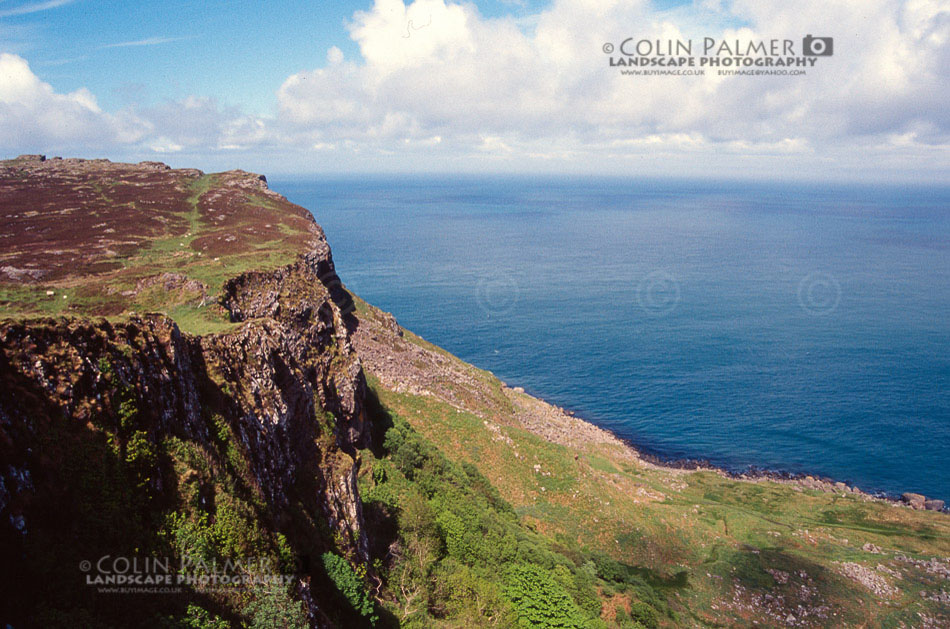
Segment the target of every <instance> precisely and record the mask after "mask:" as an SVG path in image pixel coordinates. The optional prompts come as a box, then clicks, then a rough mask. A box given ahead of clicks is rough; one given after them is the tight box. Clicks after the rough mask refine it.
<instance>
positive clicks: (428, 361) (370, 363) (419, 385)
mask: <svg viewBox="0 0 950 629" xmlns="http://www.w3.org/2000/svg"><path fill="white" fill-rule="evenodd" d="M350 294H351V295H352V293H350ZM354 300H355V303H356V306H357V319H358V322H359V323H358V325H357V326H356V328H355V330H354V333H353V336H352V339H353V342H354V345H355V346H356V349H357V353H358V354H359V356H360V361H361V362H362V364H363V367H364V369H366V370H368V372H369V373H372V374H373V376H374V377H376V378H378V379H379V380H380V382H381V383H382V384H383V385H385V386H386V387H388V388H390V389H391V390H393V391H396V392H398V393H408V394H413V395H423V396H431V397H435V398H440V399H442V400H443V401H445V402H447V403H449V404H451V405H452V406H454V407H455V408H456V409H459V410H461V411H467V412H472V413H474V414H476V415H478V416H480V417H483V419H485V420H486V421H489V423H491V422H490V420H491V418H490V417H487V416H485V415H484V414H483V413H482V412H481V411H480V409H479V407H481V408H482V409H484V408H486V407H487V408H491V407H493V406H495V405H497V400H494V401H493V400H492V398H493V397H494V393H493V392H492V384H491V382H492V381H493V382H495V383H497V384H496V386H498V385H500V387H501V393H502V395H503V396H504V397H506V398H507V402H508V403H509V404H510V405H511V406H512V415H513V419H514V420H515V421H516V422H518V423H519V424H520V426H521V427H522V428H524V429H526V430H528V431H529V432H531V433H533V434H535V435H537V436H539V437H541V438H542V439H545V440H547V441H549V442H552V443H557V444H560V445H564V446H567V447H569V448H572V449H576V448H577V447H578V446H579V445H582V444H585V443H589V444H596V443H605V444H612V445H615V446H619V447H620V448H622V449H623V450H624V451H626V452H627V453H628V454H629V455H630V457H631V458H633V459H635V460H637V461H639V462H641V463H644V464H646V465H649V466H653V467H655V468H661V469H666V470H680V471H689V470H705V471H710V472H715V473H717V474H720V475H721V476H723V477H727V478H731V479H735V480H742V481H748V482H756V481H762V480H768V481H772V482H776V483H781V484H784V485H788V486H791V487H793V488H796V490H801V491H804V490H815V491H821V492H824V493H838V494H851V495H854V496H857V497H860V498H861V499H863V500H877V501H881V502H884V503H887V504H890V505H894V506H903V507H906V508H909V509H915V510H929V511H938V510H939V511H942V512H943V513H950V510H948V508H947V506H946V504H945V501H943V500H942V499H931V498H930V497H926V496H923V495H922V494H917V493H914V492H902V493H900V494H895V493H890V492H885V491H875V490H866V489H862V488H860V487H857V486H855V485H854V484H853V483H846V482H843V481H841V480H838V479H835V478H833V477H828V476H824V475H819V474H814V473H808V472H792V471H789V470H783V469H772V468H765V467H758V466H749V467H747V468H745V469H735V468H729V467H727V466H724V465H717V464H714V463H712V462H710V461H709V460H708V459H701V458H686V459H683V458H679V459H676V458H671V457H664V456H663V455H662V453H656V452H650V451H648V450H647V449H646V448H645V447H643V446H641V445H640V444H638V443H636V442H635V441H634V440H631V439H629V438H626V437H622V436H620V435H618V434H616V433H615V432H613V431H611V430H610V429H608V428H603V427H601V426H598V425H597V424H596V423H594V422H593V421H591V420H589V419H587V418H584V417H581V416H579V415H577V413H576V412H575V411H573V410H570V409H565V408H563V407H560V406H558V405H556V404H552V403H551V402H548V401H547V400H545V399H543V398H542V397H539V396H536V395H533V394H531V393H529V392H526V391H525V389H524V388H523V387H521V386H518V385H513V384H510V383H508V382H506V381H504V380H503V379H501V378H499V377H498V376H497V375H495V374H494V373H493V372H491V371H489V370H486V369H482V368H480V367H477V366H475V365H472V364H471V363H467V362H465V361H464V360H462V359H461V358H459V357H458V356H455V355H454V354H452V353H451V352H449V351H447V350H445V349H443V348H441V347H439V346H438V345H435V344H433V343H431V342H429V341H427V340H425V339H424V338H422V337H420V336H418V335H417V334H415V333H413V332H412V331H410V330H407V329H405V328H403V327H402V326H401V325H399V323H398V322H397V320H396V317H395V316H394V315H393V314H391V313H389V312H385V311H383V310H381V309H379V308H377V307H375V306H372V305H371V304H369V303H367V302H366V301H364V300H363V299H361V298H359V297H356V296H355V295H354ZM485 376H487V377H488V378H489V379H490V381H485V379H484V378H485ZM492 426H494V424H492V425H490V426H489V428H490V429H491V428H492ZM905 497H907V498H905ZM908 498H912V500H909V499H908ZM927 501H936V502H938V503H941V504H940V508H939V509H934V508H925V503H926V502H927ZM912 502H913V503H916V504H912ZM932 504H933V503H932Z"/></svg>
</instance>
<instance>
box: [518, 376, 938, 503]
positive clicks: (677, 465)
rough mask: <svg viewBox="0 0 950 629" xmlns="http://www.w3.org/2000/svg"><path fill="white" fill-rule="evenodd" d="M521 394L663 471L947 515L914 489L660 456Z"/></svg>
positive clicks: (627, 439) (585, 419)
mask: <svg viewBox="0 0 950 629" xmlns="http://www.w3.org/2000/svg"><path fill="white" fill-rule="evenodd" d="M504 384H505V386H508V385H507V383H504ZM513 389H514V390H516V391H524V388H523V387H519V386H516V387H513ZM525 395H529V396H531V397H533V398H535V399H537V400H539V401H541V402H543V403H544V404H547V405H549V406H551V407H553V408H555V409H558V410H559V411H561V412H563V413H565V414H567V415H569V416H570V417H572V418H574V419H575V420H577V421H579V422H583V423H585V424H587V425H589V426H592V427H593V428H595V429H597V430H599V431H603V432H605V433H608V434H610V435H611V436H612V437H613V438H614V439H615V440H616V441H618V442H619V443H621V444H622V445H623V446H624V447H625V448H626V449H628V450H629V451H630V452H631V453H632V454H633V455H634V456H636V457H637V458H638V459H640V460H642V461H644V462H646V463H649V464H650V465H652V466H654V467H657V468H662V469H667V470H683V471H707V472H715V473H717V474H720V475H721V476H723V477H726V478H731V479H734V480H740V481H747V482H755V481H759V480H766V481H771V482H776V483H781V484H784V485H790V486H792V487H797V488H800V489H801V490H804V489H811V490H816V491H822V492H825V493H837V494H853V495H855V496H860V497H862V498H863V499H866V500H877V501H880V502H884V503H887V504H891V505H893V506H899V507H905V508H907V509H916V510H919V511H934V512H939V513H943V514H950V506H948V505H947V504H945V501H944V500H943V499H940V498H933V497H931V496H923V495H922V494H919V493H916V492H910V491H907V492H900V493H891V492H887V491H883V490H870V491H866V490H863V489H861V488H860V487H858V486H857V485H856V484H854V483H847V482H844V481H841V480H837V479H835V478H833V477H829V476H824V475H819V474H815V473H808V472H792V471H789V470H783V469H780V468H766V467H759V466H756V465H754V464H753V465H749V466H748V467H746V468H744V469H738V468H730V467H727V466H725V465H717V464H715V463H712V462H711V461H710V460H709V459H703V458H672V457H664V456H663V455H662V454H661V453H658V452H650V451H648V450H647V449H646V448H645V447H644V446H641V445H640V444H638V443H636V441H634V440H632V439H629V438H627V437H623V436H621V435H618V434H617V433H616V432H614V431H612V430H610V429H609V428H603V427H601V426H598V425H597V424H596V423H594V422H593V421H591V420H589V419H587V418H585V417H583V416H581V415H578V414H577V413H576V412H575V411H573V410H570V409H567V408H564V407H560V406H557V405H556V404H553V403H551V402H549V401H547V400H545V399H543V398H541V397H538V396H536V395H534V394H532V393H527V392H525ZM904 496H919V497H921V498H922V500H925V501H931V500H937V501H939V502H941V503H944V504H943V506H942V507H941V508H939V509H931V508H929V507H927V508H924V507H914V506H913V505H912V504H911V502H910V501H908V500H906V499H904Z"/></svg>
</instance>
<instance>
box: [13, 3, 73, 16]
mask: <svg viewBox="0 0 950 629" xmlns="http://www.w3.org/2000/svg"><path fill="white" fill-rule="evenodd" d="M75 1H76V0H47V1H46V2H36V3H34V4H24V5H20V6H18V7H13V8H10V9H3V10H0V17H13V16H15V15H28V14H30V13H39V12H40V11H48V10H49V9H57V8H59V7H62V6H65V5H67V4H72V3H73V2H75Z"/></svg>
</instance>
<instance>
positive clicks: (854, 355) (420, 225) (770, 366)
mask: <svg viewBox="0 0 950 629" xmlns="http://www.w3.org/2000/svg"><path fill="white" fill-rule="evenodd" d="M271 187H272V188H274V189H275V190H277V191H278V192H280V193H282V194H284V195H286V196H287V197H288V198H289V199H290V200H291V201H294V202H296V203H298V204H300V205H302V206H304V207H306V208H308V209H309V210H310V211H311V212H312V213H313V215H314V216H315V218H316V220H317V222H319V223H320V224H321V225H322V226H323V228H324V230H325V231H326V234H327V238H328V240H329V242H330V246H331V247H332V250H333V256H334V260H335V262H336V265H337V270H338V272H339V274H340V276H341V278H342V279H343V281H344V283H345V284H346V286H347V287H348V288H349V289H351V290H352V291H354V292H355V293H357V294H358V295H360V296H361V297H362V298H364V299H365V300H367V301H369V302H370V303H372V304H374V305H376V306H378V307H380V308H382V309H384V310H387V311H390V312H392V313H393V314H394V315H395V316H396V318H397V320H398V321H399V323H400V324H401V325H402V326H404V327H406V328H408V329H410V330H412V331H413V332H415V333H417V334H419V335H421V336H422V337H424V338H425V339H427V340H429V341H431V342H433V343H436V344H437V345H440V346H442V347H444V348H445V349H447V350H449V351H451V352H452V353H454V354H455V355H457V356H459V357H460V358H462V359H464V360H466V361H468V362H470V363H473V364H475V365H477V366H479V367H481V368H484V369H488V370H490V371H492V372H493V373H495V375H497V376H498V377H499V378H501V379H502V380H504V381H505V382H507V383H508V384H509V386H521V387H524V388H525V389H526V390H527V391H528V392H529V393H532V394H534V395H536V396H538V397H541V398H543V399H545V400H547V401H549V402H551V403H553V404H557V405H559V406H563V407H565V408H567V409H570V410H572V411H574V412H575V413H576V414H577V415H578V416H579V417H583V418H585V419H587V420H589V421H591V422H593V423H595V424H597V425H598V426H601V427H603V428H606V429H609V430H611V431H613V432H614V433H616V434H617V435H619V436H620V437H622V438H624V439H626V440H628V441H630V442H631V443H633V444H634V445H636V446H637V447H639V448H640V449H642V450H643V451H645V452H647V453H650V454H653V455H656V456H659V457H661V458H664V459H669V460H678V459H697V460H704V461H708V462H709V463H712V464H714V465H718V466H722V467H725V468H728V469H731V470H735V471H743V470H747V469H750V468H758V469H765V470H772V471H784V472H791V473H807V474H814V475H819V476H825V477H829V478H832V479H834V480H840V481H844V482H848V483H852V484H855V485H857V486H858V487H860V488H861V489H863V490H865V491H868V492H881V493H888V494H899V493H901V492H905V491H914V492H919V493H923V494H925V495H927V496H931V497H937V498H943V499H946V500H948V501H950V187H939V186H928V185H914V186H885V185H860V186H859V185H837V184H819V185H812V184H802V183H797V184H792V183H754V184H752V183H744V182H721V181H720V182H716V181H688V180H650V179H632V178H631V179H626V178H585V177H553V176H551V177H549V176H487V175H486V176H481V175H480V176H475V175H472V176H446V175H433V176H421V175H413V176H397V175H379V176H358V177H357V176H348V177H319V178H307V179H294V180H290V179H285V180H281V179H277V180H275V181H272V182H271Z"/></svg>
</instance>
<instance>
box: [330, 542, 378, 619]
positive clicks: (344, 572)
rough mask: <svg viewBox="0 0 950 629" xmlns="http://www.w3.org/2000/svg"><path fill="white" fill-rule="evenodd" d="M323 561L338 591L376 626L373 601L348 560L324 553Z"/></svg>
mask: <svg viewBox="0 0 950 629" xmlns="http://www.w3.org/2000/svg"><path fill="white" fill-rule="evenodd" d="M321 559H322V561H323V567H324V569H325V570H326V571H327V576H329V577H330V580H331V581H333V584H334V585H335V586H336V588H337V590H339V591H340V593H341V594H342V595H343V597H344V598H345V599H346V600H347V602H349V604H350V605H351V606H352V607H353V609H354V610H355V611H356V613H358V614H359V615H360V616H363V617H364V618H366V619H368V620H369V621H370V623H371V624H375V623H376V616H375V615H374V614H373V601H371V600H370V598H369V596H367V595H366V589H365V588H364V587H363V582H362V581H360V578H359V577H358V576H356V573H355V572H354V571H353V568H352V567H351V566H350V564H349V563H348V562H347V561H346V559H344V558H343V557H340V556H339V555H337V554H335V553H329V552H327V553H323V555H322V556H321Z"/></svg>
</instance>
